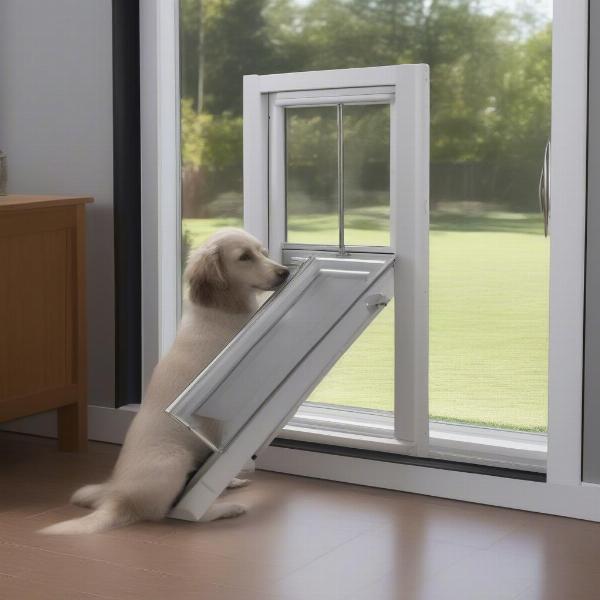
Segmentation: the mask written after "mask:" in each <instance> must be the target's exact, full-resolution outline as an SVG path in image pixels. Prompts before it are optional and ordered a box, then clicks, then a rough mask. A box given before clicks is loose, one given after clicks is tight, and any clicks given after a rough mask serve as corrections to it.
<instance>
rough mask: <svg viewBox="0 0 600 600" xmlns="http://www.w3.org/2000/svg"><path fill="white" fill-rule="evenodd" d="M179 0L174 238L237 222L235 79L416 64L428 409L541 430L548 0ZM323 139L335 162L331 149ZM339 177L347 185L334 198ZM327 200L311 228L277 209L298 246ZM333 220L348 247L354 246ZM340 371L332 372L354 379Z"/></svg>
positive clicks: (238, 92)
mask: <svg viewBox="0 0 600 600" xmlns="http://www.w3.org/2000/svg"><path fill="white" fill-rule="evenodd" d="M367 5H368V6H367ZM180 8H181V10H180V15H181V23H180V41H181V93H182V101H181V111H182V122H181V133H182V207H181V208H182V216H183V223H182V228H183V232H184V244H186V245H191V244H194V243H197V242H199V241H201V240H202V239H203V238H204V237H205V236H206V235H207V233H209V232H210V231H213V230H214V229H216V228H218V227H221V226H223V225H228V224H238V225H239V224H241V215H242V76H243V75H245V74H252V73H259V74H265V73H273V72H297V71H309V70H315V69H339V68H348V67H369V66H377V65H389V64H397V63H402V62H412V63H419V62H423V63H427V64H429V65H430V74H431V223H432V226H431V236H430V241H431V255H430V264H431V267H430V287H431V290H430V326H431V329H430V406H431V416H432V418H435V419H442V420H446V421H460V422H465V423H474V424H475V423H477V424H484V425H488V426H502V427H508V428H514V429H526V430H532V429H533V430H544V429H545V428H546V420H547V418H546V413H547V399H546V380H547V366H546V365H547V343H548V341H547V329H548V327H547V320H548V280H547V277H548V242H547V240H545V239H544V238H543V235H542V222H541V218H540V217H539V214H538V212H537V182H538V176H539V167H540V165H541V159H542V155H543V150H544V144H545V142H546V139H547V137H548V135H549V132H550V74H551V49H552V47H551V41H552V40H551V23H552V2H551V0H519V1H517V0H460V1H457V0H438V1H436V2H425V1H412V0H399V1H397V2H390V1H389V0H374V1H373V2H368V3H366V2H365V1H364V0H327V1H326V2H325V1H323V0H286V1H285V2H281V1H280V0H256V1H255V0H252V1H249V0H224V1H223V2H218V3H213V2H208V0H180ZM340 23H344V27H340V26H339V24H340ZM334 122H335V119H334V118H332V124H333V123H334ZM326 129H327V127H326ZM330 130H331V128H330ZM322 141H323V142H324V140H322ZM325 148H326V149H325ZM325 148H324V149H323V150H322V151H323V152H324V153H325V154H326V156H325V157H324V160H328V161H334V160H335V157H336V155H337V151H336V148H335V147H334V146H332V145H331V143H328V144H325ZM359 149H360V148H359ZM315 151H316V152H319V151H320V149H318V148H317V149H315ZM346 152H347V153H348V157H347V158H348V160H351V156H352V154H353V153H354V151H353V150H351V149H350V148H349V147H348V145H346ZM312 165H313V168H314V165H315V161H314V160H313V163H312ZM357 169H360V167H357ZM347 171H348V169H347ZM330 172H331V173H332V174H335V173H336V169H335V166H333V168H332V169H331V171H330ZM290 175H291V174H290ZM332 176H333V175H332ZM298 177H300V174H298ZM381 180H383V177H382V179H381ZM353 185H354V184H353V183H351V182H350V181H349V180H346V186H347V192H348V193H350V192H351V191H352V187H353ZM360 185H361V186H365V187H366V185H367V184H366V183H361V184H360ZM369 185H371V184H370V183H369ZM307 187H308V183H307V182H301V181H297V183H296V187H295V188H292V189H291V190H290V193H293V194H297V196H296V198H297V199H298V201H299V198H300V196H301V195H302V194H307V193H308V192H306V189H307ZM366 189H368V190H379V188H375V187H366ZM332 190H333V191H332ZM334 195H335V188H333V187H332V188H331V189H330V191H329V196H327V195H324V196H323V197H324V199H325V200H324V201H323V205H319V204H318V203H317V208H318V210H317V208H315V211H316V212H315V213H310V214H311V215H312V216H311V217H310V219H314V221H313V222H312V223H310V222H307V221H305V223H304V224H303V223H302V219H308V217H307V214H309V213H308V212H306V214H304V216H303V213H302V212H301V211H300V210H296V212H294V210H292V212H291V215H290V216H292V217H293V218H295V219H296V222H295V225H294V224H293V223H291V224H290V231H289V239H290V240H295V241H310V238H311V236H312V235H313V231H314V232H317V235H318V237H319V239H321V238H322V237H323V238H327V240H329V241H330V243H333V244H336V243H337V232H336V229H337V223H336V222H337V218H336V216H335V209H331V207H327V208H326V207H325V205H326V204H327V203H328V202H331V199H330V198H331V196H334ZM307 204H311V203H307ZM312 204H315V202H314V201H313V202H312ZM367 205H368V206H373V205H372V204H371V200H370V199H369V201H367V200H366V196H365V202H364V204H360V208H361V210H362V209H363V208H366V206H367ZM293 206H296V207H299V205H297V204H293ZM379 206H381V205H379V204H377V205H376V207H377V208H379ZM353 208H354V207H349V209H348V210H349V213H351V212H352V210H353ZM357 208H358V205H357ZM363 217H364V214H363V215H362V217H361V218H363ZM348 225H349V229H348V230H347V232H346V233H347V236H348V243H362V242H361V238H360V237H358V238H354V239H353V237H352V236H354V235H355V233H354V230H355V229H356V230H357V231H358V230H359V229H360V228H359V227H356V226H355V225H354V224H353V223H352V221H351V220H350V219H349V222H348ZM369 227H372V229H371V230H370V231H371V233H369V235H368V236H366V237H365V239H369V240H370V239H371V237H373V238H376V237H377V236H379V235H380V233H379V232H380V231H381V228H380V227H379V222H377V223H375V222H372V225H369ZM186 232H189V233H187V234H186ZM375 232H377V233H375ZM362 235H365V230H364V229H363V230H362V231H361V236H362ZM301 237H304V240H301V239H300V238H301ZM356 239H358V242H357V241H354V240H356ZM321 243H322V242H321ZM369 243H371V242H370V241H369ZM182 255H185V249H183V252H182ZM386 310H389V309H386ZM369 329H370V328H369ZM368 333H369V331H368V330H367V331H365V334H364V335H367V334H368ZM361 340H362V338H361ZM361 340H359V341H358V342H357V343H358V344H359V343H361ZM375 346H377V347H387V346H386V345H385V344H378V345H377V344H376V345H374V347H375ZM389 351H390V352H391V346H390V347H389ZM366 356H367V355H365V360H366ZM344 358H345V357H344ZM344 358H342V361H343V360H344ZM342 364H343V362H341V363H340V364H339V365H338V367H336V372H339V373H342V371H341V370H340V371H338V369H341V368H342V367H341V365H342ZM353 368H354V367H353V366H351V367H350V368H348V370H347V371H346V373H347V375H345V376H343V377H342V375H339V381H340V382H341V381H342V380H343V378H344V377H346V378H347V379H348V381H350V382H354V380H353V379H352V377H353V375H352V369H353ZM330 377H333V374H332V375H331V376H330ZM389 377H390V378H391V377H392V374H391V371H390V375H389ZM327 381H328V380H326V381H325V382H324V384H323V386H324V387H323V390H324V391H323V392H322V391H321V388H319V389H318V390H316V391H315V394H316V395H315V396H313V398H315V397H319V398H320V401H323V402H328V403H332V402H336V401H338V399H339V398H340V397H341V394H342V392H341V391H340V388H337V389H335V388H332V387H330V388H326V387H325V386H326V385H329V384H328V383H327ZM389 385H391V383H390V384H389ZM340 387H343V386H342V384H341V383H340ZM326 389H329V391H327V392H325V390H326ZM319 395H320V396H319ZM344 395H345V396H349V395H352V394H351V393H349V392H347V391H344ZM373 401H376V398H373ZM390 406H391V405H390Z"/></svg>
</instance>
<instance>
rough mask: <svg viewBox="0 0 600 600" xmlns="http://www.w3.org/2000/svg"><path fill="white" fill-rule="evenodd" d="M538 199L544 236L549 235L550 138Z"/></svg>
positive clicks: (545, 150) (546, 149) (543, 164)
mask: <svg viewBox="0 0 600 600" xmlns="http://www.w3.org/2000/svg"><path fill="white" fill-rule="evenodd" d="M538 200H539V203H540V211H541V213H542V216H543V217H544V237H548V224H549V221H550V139H548V142H547V143H546V148H545V149H544V161H543V163H542V170H541V172H540V181H539V184H538Z"/></svg>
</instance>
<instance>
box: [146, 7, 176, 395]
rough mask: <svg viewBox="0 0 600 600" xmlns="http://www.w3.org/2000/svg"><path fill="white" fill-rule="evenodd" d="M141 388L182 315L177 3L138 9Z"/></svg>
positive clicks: (170, 342)
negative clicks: (140, 165)
mask: <svg viewBox="0 0 600 600" xmlns="http://www.w3.org/2000/svg"><path fill="white" fill-rule="evenodd" d="M140 92H141V100H140V105H141V106H140V121H141V162H142V168H141V184H142V189H141V196H142V248H141V255H142V385H143V388H144V389H145V387H146V385H147V383H148V381H149V380H150V376H151V374H152V370H153V369H154V366H155V365H156V363H157V362H158V360H159V359H160V357H161V356H163V355H164V354H165V352H166V351H167V350H168V349H169V347H170V346H171V344H172V343H173V340H174V339H175V333H176V331H177V324H178V321H179V310H180V305H181V302H180V296H179V294H180V286H179V281H180V249H181V227H180V225H181V216H180V204H181V202H180V175H179V174H180V172H181V169H180V152H179V148H180V142H179V118H180V117H179V2H178V1H177V0H148V1H147V2H141V3H140Z"/></svg>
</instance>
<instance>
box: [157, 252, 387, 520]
mask: <svg viewBox="0 0 600 600" xmlns="http://www.w3.org/2000/svg"><path fill="white" fill-rule="evenodd" d="M393 263H394V256H393V255H389V256H381V257H377V258H371V257H370V258H360V257H358V256H356V255H351V256H344V257H339V256H332V255H330V256H315V257H311V258H309V259H308V260H305V261H304V262H303V264H302V265H301V266H300V268H299V269H298V270H297V272H296V273H295V274H294V275H293V276H292V277H290V279H289V280H288V282H287V283H286V284H285V285H284V286H282V287H281V288H280V289H279V290H278V291H277V292H276V293H274V294H273V295H272V296H271V298H269V300H268V301H267V302H266V303H265V304H264V305H263V306H262V307H261V308H260V309H259V310H258V311H257V313H256V314H255V315H254V317H252V319H251V320H250V321H249V322H248V323H247V324H246V326H245V327H244V328H243V329H242V330H241V331H240V332H239V333H238V335H237V336H236V337H235V338H234V339H233V340H232V341H231V342H230V343H229V344H228V345H227V346H226V347H225V348H224V350H223V351H222V352H221V353H220V354H219V355H218V356H217V357H216V358H215V359H214V360H213V362H212V363H211V364H210V365H209V366H208V367H207V368H206V369H205V370H204V371H203V372H202V373H200V374H199V376H198V377H197V378H196V379H195V380H194V381H193V382H192V383H191V384H190V385H189V386H188V387H187V388H186V389H185V390H184V391H183V392H182V393H181V395H180V396H179V397H178V398H177V399H176V400H175V402H173V403H172V404H171V405H170V406H169V407H168V408H167V409H166V410H167V412H168V413H169V414H170V415H171V416H172V417H174V418H176V419H178V420H179V421H180V422H181V423H183V424H184V425H185V426H186V427H188V428H189V429H190V430H191V431H193V432H194V433H195V434H196V435H197V436H199V437H200V438H201V439H202V440H203V441H204V442H205V443H206V444H207V445H208V446H209V447H210V448H211V449H212V450H213V453H212V454H211V455H210V456H209V458H208V459H207V460H206V461H205V463H204V464H203V465H202V466H201V467H200V468H199V470H198V471H197V473H196V474H195V475H194V477H193V478H192V479H191V481H190V482H189V483H188V485H187V487H186V489H185V490H184V492H183V494H182V496H181V498H180V500H179V502H178V503H177V504H176V506H175V507H174V508H173V510H172V512H171V516H172V517H177V518H182V519H188V520H198V519H200V518H201V517H202V515H203V514H204V513H205V512H206V510H207V509H208V508H209V506H210V505H211V504H212V503H213V502H214V500H215V499H216V498H217V497H218V496H219V494H220V493H221V492H222V491H223V490H224V489H225V487H226V486H227V484H228V483H229V481H231V479H233V478H234V477H235V476H236V475H237V474H238V472H239V471H240V470H241V469H242V467H243V466H244V464H245V463H246V462H247V460H248V459H249V458H250V457H251V456H253V455H254V454H256V453H257V451H258V450H259V449H260V448H261V447H263V446H264V445H266V444H268V443H269V442H270V440H271V439H272V438H273V437H274V436H275V435H276V434H277V432H278V431H279V430H280V428H281V427H283V426H284V425H285V423H286V422H287V421H288V420H289V419H290V418H291V417H292V416H293V415H294V413H295V412H296V410H297V409H298V407H299V405H300V404H301V403H302V402H303V401H304V400H305V399H306V398H307V397H308V395H309V394H310V392H311V391H312V390H313V389H314V387H316V385H317V384H318V383H319V382H320V381H321V379H322V378H323V377H324V376H325V375H326V374H327V372H328V371H329V370H330V369H331V367H332V366H333V365H334V364H335V362H336V361H337V359H338V358H339V357H340V356H341V355H342V354H343V353H344V352H345V350H346V349H347V348H348V347H349V346H350V345H351V344H352V342H353V341H354V340H355V339H356V338H357V337H358V336H359V335H360V333H361V332H362V331H363V329H364V328H365V327H366V326H367V325H368V324H369V322H370V321H371V320H372V319H373V318H374V317H375V316H376V315H377V314H378V312H379V311H380V310H381V308H382V307H383V306H385V304H386V303H387V301H388V300H389V299H390V298H391V296H392V294H393V268H392V266H393ZM209 431H210V432H211V433H210V434H208V433H207V432H209ZM215 432H216V433H215Z"/></svg>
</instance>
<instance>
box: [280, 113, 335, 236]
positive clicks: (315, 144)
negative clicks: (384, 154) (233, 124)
mask: <svg viewBox="0 0 600 600" xmlns="http://www.w3.org/2000/svg"><path fill="white" fill-rule="evenodd" d="M285 115H286V138H285V139H286V201H287V228H288V229H287V241H288V242H298V243H303V244H337V243H338V209H337V202H338V195H337V194H338V192H337V110H336V108H335V107H332V106H318V107H307V108H287V109H286V110H285Z"/></svg>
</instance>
